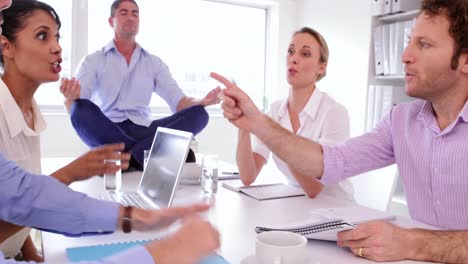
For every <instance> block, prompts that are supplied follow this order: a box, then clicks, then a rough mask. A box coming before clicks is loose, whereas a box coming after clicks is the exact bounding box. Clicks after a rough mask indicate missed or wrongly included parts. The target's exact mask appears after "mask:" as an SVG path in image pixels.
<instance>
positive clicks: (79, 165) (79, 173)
mask: <svg viewBox="0 0 468 264" xmlns="http://www.w3.org/2000/svg"><path fill="white" fill-rule="evenodd" d="M124 148H125V145H124V144H122V143H119V144H111V145H103V146H99V147H97V148H94V149H92V150H90V151H89V152H87V153H86V154H84V155H82V156H81V157H79V158H77V159H76V160H74V161H72V162H71V163H70V164H68V165H67V166H65V167H63V168H61V169H60V170H58V171H56V172H54V173H53V174H52V176H53V177H55V178H57V179H58V180H59V181H61V182H63V183H65V184H70V183H72V182H74V181H81V180H86V179H88V178H90V177H92V176H96V175H103V174H106V173H115V172H116V171H117V170H119V169H124V170H125V169H127V168H128V164H129V161H130V154H128V153H122V151H123V150H124ZM106 159H118V160H120V166H118V165H115V164H112V163H104V160H106Z"/></svg>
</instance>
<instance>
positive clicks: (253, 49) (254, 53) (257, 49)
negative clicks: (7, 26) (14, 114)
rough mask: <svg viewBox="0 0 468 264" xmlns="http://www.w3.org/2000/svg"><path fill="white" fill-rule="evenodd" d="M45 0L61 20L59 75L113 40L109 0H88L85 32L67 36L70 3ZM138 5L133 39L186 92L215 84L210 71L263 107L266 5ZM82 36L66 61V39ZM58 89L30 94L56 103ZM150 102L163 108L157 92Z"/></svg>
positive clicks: (181, 1)
mask: <svg viewBox="0 0 468 264" xmlns="http://www.w3.org/2000/svg"><path fill="white" fill-rule="evenodd" d="M81 1H86V0H81ZM45 2H47V3H49V4H50V5H52V6H53V7H54V8H55V9H56V11H57V12H58V13H59V15H60V18H61V19H62V23H63V26H62V30H61V35H62V38H61V44H62V48H63V58H64V62H63V63H62V67H63V72H62V76H65V77H70V76H71V75H72V74H73V73H72V68H73V67H74V66H76V64H77V63H78V62H79V60H80V59H81V58H82V57H83V56H85V55H86V54H87V53H91V52H93V51H95V50H97V49H100V48H101V47H103V46H104V45H106V44H107V43H108V42H109V41H110V40H111V39H112V38H113V31H112V29H111V28H110V26H109V24H108V21H107V19H108V17H109V15H110V5H111V3H112V0H99V1H89V0H88V1H87V6H88V9H87V12H88V13H87V14H86V15H87V18H88V21H87V24H88V28H87V32H78V33H75V32H73V34H74V35H73V36H72V33H71V28H72V25H71V21H72V9H73V7H75V6H73V7H72V4H71V2H72V1H63V0H46V1H45ZM231 2H232V1H231ZM138 5H139V7H140V32H139V34H138V36H137V41H138V43H140V45H141V46H142V47H143V48H145V49H147V50H148V51H149V52H150V53H152V54H154V55H156V56H159V57H160V58H161V59H162V60H163V61H164V62H165V63H166V64H168V66H169V68H170V70H171V73H172V75H173V76H174V78H175V79H176V80H177V82H178V83H179V85H180V87H181V88H182V89H183V90H184V92H185V93H186V94H187V95H188V96H192V97H196V98H202V97H204V96H205V95H206V93H208V92H209V91H210V90H211V89H213V88H215V87H216V86H217V85H218V84H217V83H216V82H215V81H213V80H211V79H210V78H209V72H211V71H216V72H219V73H221V74H223V75H225V76H228V77H229V78H231V79H233V80H235V81H236V83H238V84H239V86H241V87H243V88H244V89H248V90H247V93H248V94H249V95H250V96H251V97H252V99H253V100H254V101H255V103H256V104H257V105H258V106H259V107H263V98H264V94H265V74H266V66H265V65H266V55H265V54H266V38H267V32H266V28H267V9H266V8H264V7H250V6H243V5H237V4H232V3H223V2H219V1H205V0H197V1H194V0H171V1H167V0H139V1H138ZM182 6H183V8H181V7H182ZM79 12H86V9H82V10H81V9H80V10H79V11H77V10H73V15H74V16H80V14H79ZM81 17H83V16H81ZM78 19H79V18H78ZM81 31H83V30H81ZM84 31H86V29H85V30H84ZM83 34H87V35H86V37H87V39H88V42H87V46H88V48H87V53H86V52H83V53H85V54H80V56H79V58H76V59H75V61H71V60H70V57H71V56H70V54H71V53H72V52H73V51H72V50H71V49H72V48H74V49H76V47H72V43H74V42H72V37H74V38H80V36H81V37H82V36H83ZM81 49H82V47H81ZM74 54H75V53H74ZM58 87H59V83H51V84H45V85H43V86H41V87H40V88H39V90H38V92H37V94H36V99H37V101H38V103H39V104H40V105H41V106H45V105H56V106H57V105H60V106H62V103H63V96H62V95H61V94H60V92H59V88H58ZM151 104H152V106H153V107H158V108H159V107H164V108H167V104H166V103H165V102H164V101H163V100H162V99H160V98H159V97H158V96H157V95H153V98H152V103H151ZM217 107H219V106H215V107H214V108H217Z"/></svg>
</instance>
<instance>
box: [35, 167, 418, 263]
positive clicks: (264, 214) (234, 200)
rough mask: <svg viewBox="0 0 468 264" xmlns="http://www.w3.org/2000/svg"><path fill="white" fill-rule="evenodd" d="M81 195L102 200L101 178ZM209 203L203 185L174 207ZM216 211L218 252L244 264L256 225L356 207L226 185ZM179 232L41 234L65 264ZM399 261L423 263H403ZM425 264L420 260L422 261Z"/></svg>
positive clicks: (317, 244)
mask: <svg viewBox="0 0 468 264" xmlns="http://www.w3.org/2000/svg"><path fill="white" fill-rule="evenodd" d="M140 178H141V172H135V171H134V172H129V173H124V174H123V181H122V183H123V184H122V186H123V187H122V191H135V190H136V189H137V188H138V183H139V180H140ZM70 187H71V188H72V189H74V190H76V191H80V192H83V193H86V194H88V195H89V196H91V197H98V196H99V194H102V193H104V192H105V190H104V186H103V180H102V177H93V178H91V179H89V180H86V181H82V182H77V183H73V184H72V185H71V186H70ZM204 199H206V195H205V194H204V193H203V191H202V190H201V188H200V186H199V185H179V186H178V188H177V190H176V195H175V199H174V205H188V204H191V203H195V202H200V201H203V200H204ZM212 200H213V201H214V204H213V207H212V208H211V209H210V211H209V212H206V213H204V214H203V215H202V217H205V218H206V219H207V220H209V221H211V222H212V223H213V224H214V225H215V226H216V227H217V228H218V229H219V231H220V234H221V247H220V249H219V250H218V253H219V254H220V255H222V256H223V257H224V258H225V259H226V260H227V261H229V262H230V263H236V264H238V263H242V260H243V259H245V258H246V257H248V256H250V255H253V254H254V253H255V237H256V232H255V227H256V226H257V225H273V224H284V223H288V222H293V221H294V222H297V221H298V220H301V219H304V218H306V217H307V216H308V214H309V212H310V211H311V210H313V209H319V208H331V207H342V206H351V205H353V202H352V201H343V200H341V201H340V200H337V199H335V198H333V197H330V196H327V195H319V196H318V197H317V198H314V199H310V198H307V197H306V196H301V197H292V198H284V199H274V200H265V201H257V200H255V199H253V198H251V197H249V196H246V195H243V194H241V193H238V192H234V191H232V190H228V189H226V188H223V187H221V181H220V183H219V188H218V191H217V193H216V195H215V196H214V199H212ZM397 222H398V224H399V225H402V226H405V227H420V226H421V224H419V223H416V222H413V221H411V220H409V219H405V218H398V219H397ZM176 228H177V225H176V226H175V227H173V228H170V229H167V230H162V231H152V232H144V233H142V232H131V233H130V234H124V233H122V232H121V231H116V232H115V233H112V234H105V235H96V236H83V237H65V236H62V235H58V234H54V233H47V232H42V246H43V253H44V257H45V260H46V261H47V262H49V263H66V262H67V261H68V260H67V256H66V249H67V248H71V247H81V246H90V245H99V244H108V243H116V242H126V241H135V240H148V239H156V238H160V237H163V236H165V235H168V233H171V232H173V231H174V229H176ZM307 247H308V254H309V256H310V263H311V264H325V263H327V264H328V263H347V264H360V263H373V262H372V261H369V260H366V259H363V258H360V257H356V256H354V255H353V254H352V253H351V252H350V251H349V250H348V249H346V248H340V247H338V246H337V245H336V242H330V241H319V240H309V242H308V245H307ZM397 263H418V262H415V261H401V262H397ZM419 263H421V262H419Z"/></svg>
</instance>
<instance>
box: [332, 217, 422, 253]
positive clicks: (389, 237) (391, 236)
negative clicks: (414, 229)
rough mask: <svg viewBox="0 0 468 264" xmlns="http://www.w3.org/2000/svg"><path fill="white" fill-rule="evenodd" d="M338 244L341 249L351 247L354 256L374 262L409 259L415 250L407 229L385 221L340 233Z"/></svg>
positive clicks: (366, 224)
mask: <svg viewBox="0 0 468 264" xmlns="http://www.w3.org/2000/svg"><path fill="white" fill-rule="evenodd" d="M337 243H338V246H340V247H349V248H350V249H351V251H352V252H353V254H354V255H356V256H360V257H363V258H367V259H370V260H373V261H398V260H403V259H408V258H410V255H411V251H414V250H415V248H414V247H415V245H414V244H413V243H411V240H410V238H409V231H408V230H407V229H403V228H400V227H398V226H396V225H394V224H390V223H387V222H383V221H378V222H369V223H365V224H361V225H359V227H358V228H357V229H354V230H349V231H343V232H340V233H339V234H338V242H337Z"/></svg>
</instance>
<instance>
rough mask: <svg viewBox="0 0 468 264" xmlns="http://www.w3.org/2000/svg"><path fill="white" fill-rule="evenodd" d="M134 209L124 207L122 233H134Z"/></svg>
mask: <svg viewBox="0 0 468 264" xmlns="http://www.w3.org/2000/svg"><path fill="white" fill-rule="evenodd" d="M132 209H133V207H131V206H125V207H124V216H123V218H122V231H123V232H124V233H130V232H131V231H132Z"/></svg>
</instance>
